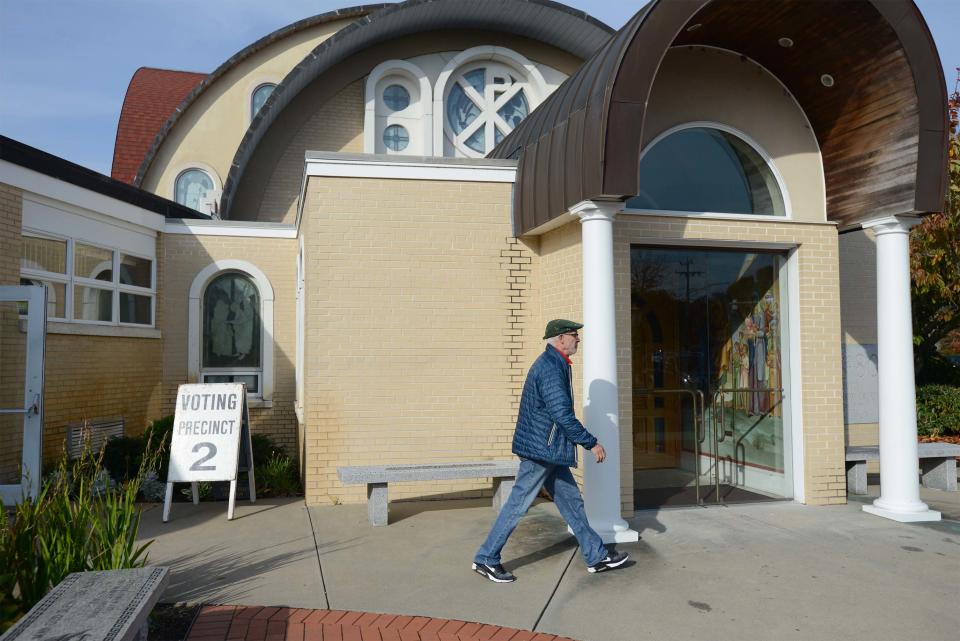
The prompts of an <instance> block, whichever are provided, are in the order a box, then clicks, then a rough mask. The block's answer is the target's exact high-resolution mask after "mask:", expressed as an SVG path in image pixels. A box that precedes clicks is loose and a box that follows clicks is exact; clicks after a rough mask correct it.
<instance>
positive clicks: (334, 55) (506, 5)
mask: <svg viewBox="0 0 960 641" xmlns="http://www.w3.org/2000/svg"><path fill="white" fill-rule="evenodd" d="M450 29H471V30H483V31H490V32H501V33H507V34H513V35H518V36H523V37H525V38H530V39H532V40H538V41H540V42H543V43H546V44H549V45H552V46H554V47H557V48H558V49H562V50H564V51H567V52H569V53H571V54H573V55H575V56H577V57H578V58H580V59H586V58H588V57H589V56H590V55H592V54H593V53H594V52H595V51H596V50H597V49H598V48H599V47H600V46H602V45H603V43H604V42H606V41H607V40H608V39H609V38H610V35H611V34H612V33H613V30H612V29H611V28H610V27H608V26H606V25H604V24H603V23H602V22H599V21H598V20H596V19H594V18H592V17H590V16H589V15H587V14H586V13H584V12H582V11H576V10H574V9H571V8H570V7H567V6H565V5H562V4H559V3H556V2H551V1H549V0H483V1H477V0H408V1H407V2H402V3H399V4H393V5H388V6H386V7H384V8H383V9H381V10H379V11H377V12H375V13H371V14H369V15H366V16H363V17H362V18H360V19H358V20H357V21H356V22H354V23H352V24H350V25H348V26H346V27H344V28H343V29H341V30H340V31H338V32H337V33H336V34H334V35H333V36H331V37H330V38H329V39H327V40H325V41H324V42H322V43H321V44H320V45H318V46H317V48H316V49H314V50H313V51H312V52H311V53H310V54H309V55H307V56H306V57H305V58H304V59H303V61H302V62H301V63H300V64H298V65H297V66H296V67H294V68H293V70H292V71H291V72H290V73H289V74H288V75H287V77H286V78H284V80H283V81H282V82H281V83H280V84H279V85H277V87H276V88H275V89H274V91H273V93H272V94H271V95H270V97H269V98H268V99H267V101H266V103H264V106H263V107H262V108H261V109H260V111H259V112H258V113H257V116H256V117H255V118H254V119H253V121H252V122H251V123H250V127H249V128H248V129H247V132H246V134H245V135H244V137H243V140H242V142H241V143H240V146H239V148H238V149H237V152H236V155H235V156H234V160H233V163H232V164H231V167H230V173H229V175H228V176H227V179H226V181H225V183H224V189H223V197H222V199H221V203H220V211H221V213H222V215H223V216H224V217H225V218H229V217H230V210H231V207H232V205H233V203H234V202H235V200H236V198H237V194H238V191H239V190H240V186H241V185H242V184H243V177H244V175H245V173H246V172H247V170H248V168H249V166H250V165H251V163H253V162H255V156H256V150H257V148H258V146H260V145H261V143H262V142H263V141H264V139H265V138H266V137H267V136H268V132H269V131H270V128H271V126H272V125H273V124H274V123H275V122H276V121H277V120H278V119H279V118H281V117H282V115H283V113H284V111H285V110H286V109H287V108H288V107H289V106H290V105H291V104H292V103H293V102H294V101H295V100H296V98H297V97H298V96H299V95H300V94H301V93H302V92H304V90H305V89H306V88H307V87H308V86H310V85H312V84H313V83H314V82H316V81H318V79H320V78H321V77H323V76H324V74H326V73H327V72H328V71H330V70H331V69H332V68H333V67H335V66H336V65H337V64H338V63H340V62H342V61H344V60H346V59H347V58H349V57H350V56H353V55H355V54H357V53H359V52H361V51H363V50H365V49H368V48H370V47H373V46H375V45H378V44H381V43H384V42H387V41H390V40H393V39H396V38H401V37H403V36H409V35H412V34H417V33H423V32H427V31H442V30H450ZM251 189H253V188H252V187H251Z"/></svg>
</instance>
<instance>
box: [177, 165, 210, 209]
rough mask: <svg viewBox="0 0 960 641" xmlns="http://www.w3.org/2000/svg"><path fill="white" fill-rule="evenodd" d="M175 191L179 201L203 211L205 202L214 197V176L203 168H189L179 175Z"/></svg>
mask: <svg viewBox="0 0 960 641" xmlns="http://www.w3.org/2000/svg"><path fill="white" fill-rule="evenodd" d="M175 192H176V194H175V200H176V201H177V202H178V203H180V204H181V205H186V206H187V207H190V208H191V209H196V210H197V211H203V209H202V207H201V206H202V205H203V203H205V202H209V200H210V198H212V197H213V178H211V177H210V175H209V174H208V173H207V172H205V171H203V170H202V169H188V170H186V171H185V172H183V173H181V174H180V175H179V176H177V182H176V188H175Z"/></svg>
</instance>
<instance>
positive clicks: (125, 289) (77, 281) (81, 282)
mask: <svg viewBox="0 0 960 641" xmlns="http://www.w3.org/2000/svg"><path fill="white" fill-rule="evenodd" d="M21 235H22V236H28V237H31V238H42V239H49V240H58V241H65V242H66V243H67V255H66V261H67V262H66V273H65V274H58V273H56V272H48V271H43V270H40V269H29V268H22V267H21V269H20V276H21V277H22V278H28V279H37V280H48V281H51V282H57V283H62V284H64V285H65V286H66V287H65V300H64V316H63V317H55V316H49V317H48V318H49V320H53V321H60V322H66V323H76V324H78V325H100V326H107V327H137V328H154V327H156V321H157V259H156V256H150V255H147V254H143V253H140V252H134V251H129V250H126V249H122V248H119V247H113V246H110V245H104V244H100V243H94V242H90V241H88V240H85V239H77V238H71V237H69V236H63V235H59V234H51V233H48V232H37V231H33V230H29V229H24V230H23V232H22V234H21ZM77 243H80V244H83V245H87V246H88V247H94V248H96V249H102V250H104V251H108V252H110V256H111V258H110V262H111V270H112V278H111V280H109V281H105V280H97V279H95V278H86V277H83V276H77V275H76V265H75V262H74V259H75V256H76V245H77ZM121 255H124V256H132V257H134V258H140V259H143V260H149V261H150V287H139V286H136V285H123V284H121V283H120V256H121ZM78 286H80V287H91V288H96V289H103V290H108V291H110V292H111V315H110V320H109V321H101V320H87V319H83V318H77V317H76V310H75V308H74V301H75V298H76V288H77V287H78ZM121 293H124V294H136V295H138V296H146V297H149V298H150V322H149V324H145V323H123V322H120V294H121Z"/></svg>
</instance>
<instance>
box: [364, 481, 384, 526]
mask: <svg viewBox="0 0 960 641" xmlns="http://www.w3.org/2000/svg"><path fill="white" fill-rule="evenodd" d="M387 500H388V499H387V484H386V483H367V516H368V517H370V525H373V526H379V525H386V524H387V521H388V520H389V512H388V510H387Z"/></svg>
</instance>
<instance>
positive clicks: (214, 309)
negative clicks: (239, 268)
mask: <svg viewBox="0 0 960 641" xmlns="http://www.w3.org/2000/svg"><path fill="white" fill-rule="evenodd" d="M260 326H261V322H260V293H259V292H258V291H257V287H256V285H255V284H254V283H253V280H252V279H251V278H250V277H248V276H246V275H244V274H240V273H237V272H228V273H225V274H222V275H220V276H217V277H216V278H215V279H214V280H213V281H211V282H210V284H209V285H207V288H206V290H205V291H204V293H203V337H202V349H201V368H202V374H203V376H202V379H203V382H205V383H246V384H247V391H248V392H249V393H251V394H255V393H257V392H258V391H259V388H260V384H259V381H260V375H261V373H262V367H263V364H262V357H261V353H262V344H261V343H262V332H261V331H260Z"/></svg>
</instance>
